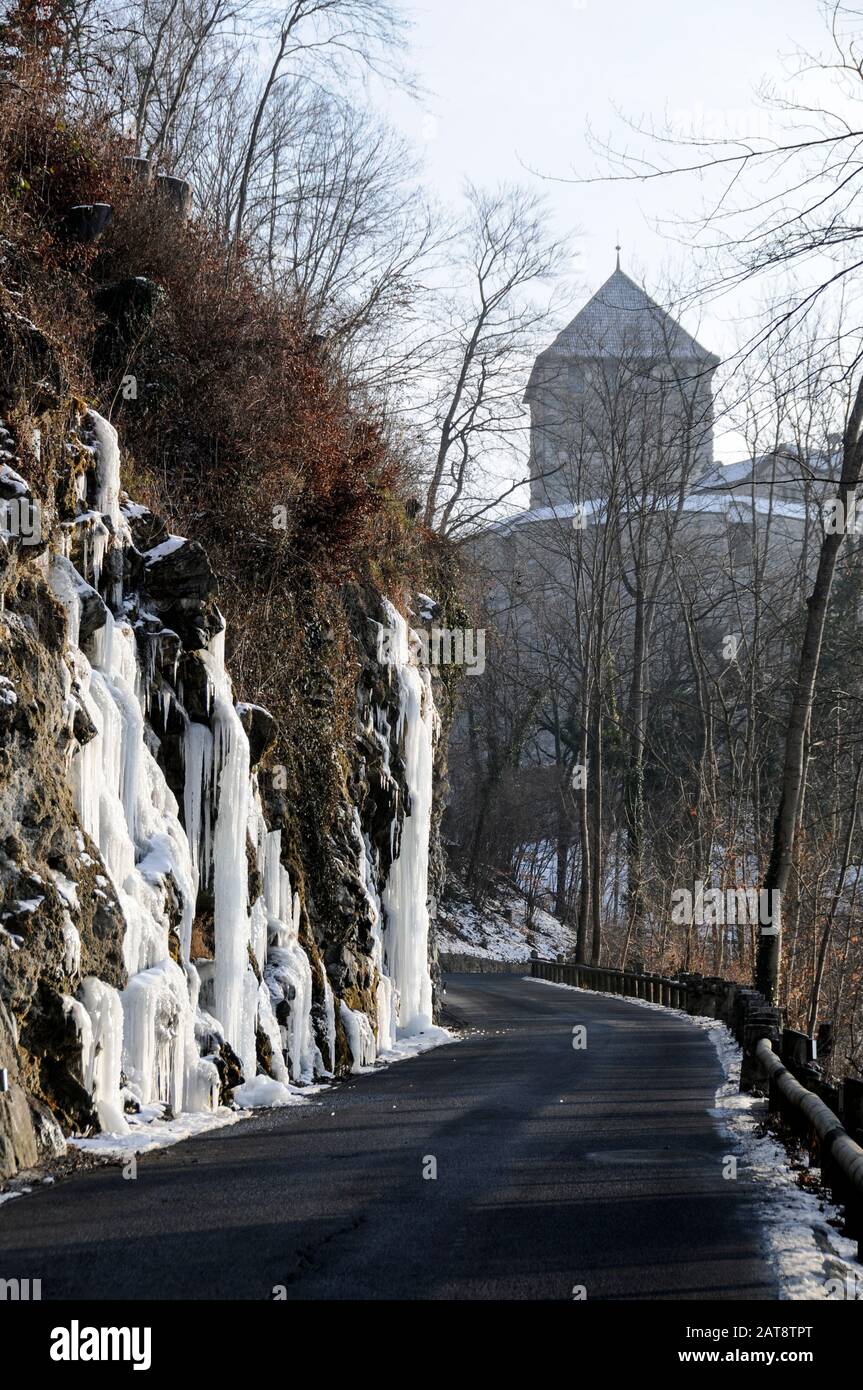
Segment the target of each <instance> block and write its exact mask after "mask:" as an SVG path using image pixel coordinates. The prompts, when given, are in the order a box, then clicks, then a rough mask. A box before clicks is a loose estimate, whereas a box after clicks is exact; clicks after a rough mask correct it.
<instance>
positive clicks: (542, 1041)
mask: <svg viewBox="0 0 863 1390" xmlns="http://www.w3.org/2000/svg"><path fill="white" fill-rule="evenodd" d="M448 1006H449V1009H450V1012H451V1013H452V1014H453V1015H454V1016H455V1017H456V1018H457V1019H458V1020H459V1021H460V1022H462V1023H464V1024H465V1025H468V1026H469V1027H471V1028H474V1029H477V1030H478V1031H476V1032H472V1033H470V1034H469V1035H468V1036H467V1038H465V1039H464V1040H462V1041H460V1042H458V1043H455V1044H454V1045H452V1046H447V1047H442V1048H438V1049H436V1050H435V1051H433V1052H429V1053H426V1054H424V1055H423V1056H421V1057H419V1058H417V1059H416V1060H414V1061H410V1062H404V1063H400V1064H398V1065H397V1066H394V1067H391V1068H389V1069H388V1070H385V1071H381V1072H379V1073H377V1074H375V1075H369V1076H360V1077H353V1078H351V1079H350V1080H349V1081H348V1082H346V1083H344V1084H342V1085H340V1086H338V1087H335V1088H333V1089H332V1090H331V1091H329V1092H326V1093H324V1094H322V1095H320V1096H318V1097H316V1098H315V1100H314V1101H310V1103H309V1104H307V1105H305V1106H302V1107H299V1106H298V1107H294V1108H290V1109H287V1110H282V1111H273V1112H269V1113H267V1114H263V1115H260V1116H257V1117H255V1118H254V1119H251V1120H248V1121H245V1122H243V1123H241V1124H239V1125H236V1126H234V1127H232V1128H229V1129H223V1130H217V1131H215V1132H213V1133H211V1134H209V1135H205V1136H202V1137H201V1138H199V1139H195V1140H191V1141H189V1142H187V1143H184V1144H180V1145H177V1146H176V1147H174V1148H170V1149H167V1150H163V1151H161V1152H159V1153H156V1154H153V1155H149V1156H145V1157H143V1158H141V1159H140V1160H139V1164H138V1178H137V1180H136V1181H134V1182H130V1181H125V1180H123V1178H122V1177H121V1175H120V1170H119V1168H115V1167H110V1168H100V1169H96V1170H94V1171H91V1172H88V1173H84V1174H82V1175H81V1176H79V1177H75V1178H73V1179H71V1180H69V1181H65V1182H62V1183H58V1184H56V1185H55V1186H53V1187H44V1188H41V1189H40V1190H38V1191H37V1192H36V1193H34V1194H33V1195H32V1196H29V1197H24V1198H22V1199H20V1200H17V1201H12V1202H7V1203H5V1204H4V1205H3V1207H2V1208H0V1260H2V1263H1V1264H0V1277H5V1278H11V1277H17V1278H31V1279H37V1278H38V1279H41V1280H42V1297H43V1299H52V1298H53V1299H57V1298H59V1299H69V1298H74V1299H106V1298H123V1299H132V1298H135V1299H140V1298H178V1299H208V1298H227V1299H270V1298H272V1297H273V1296H274V1293H273V1291H274V1290H279V1295H278V1296H286V1297H287V1298H289V1299H309V1298H324V1299H350V1298H354V1299H373V1298H395V1299H446V1298H457V1299H494V1298H497V1299H555V1300H570V1299H572V1298H573V1296H574V1293H573V1291H574V1290H577V1289H579V1288H583V1289H584V1291H585V1294H586V1297H587V1298H588V1299H642V1298H643V1299H704V1298H722V1299H774V1298H777V1297H778V1290H777V1288H776V1284H775V1281H774V1276H773V1273H772V1271H771V1269H770V1266H769V1263H768V1261H767V1258H766V1255H765V1253H764V1250H763V1246H762V1240H761V1234H760V1231H759V1225H758V1218H757V1209H756V1204H755V1200H754V1194H753V1190H752V1188H751V1187H750V1185H749V1183H748V1181H747V1177H746V1173H745V1170H744V1169H743V1167H742V1165H741V1169H740V1174H739V1177H738V1179H737V1180H736V1181H729V1180H727V1179H726V1178H724V1177H723V1160H724V1159H725V1157H726V1156H727V1155H728V1153H729V1152H730V1150H729V1141H728V1139H727V1138H726V1137H724V1136H723V1135H722V1133H721V1132H720V1130H719V1129H718V1127H717V1126H716V1124H715V1122H714V1121H713V1119H712V1118H711V1116H710V1113H709V1111H710V1108H711V1106H712V1105H713V1098H714V1093H715V1090H716V1087H717V1085H718V1084H719V1081H720V1080H721V1075H720V1068H719V1065H718V1062H717V1059H716V1056H715V1052H714V1049H713V1046H712V1044H711V1042H710V1040H709V1038H708V1037H707V1035H706V1034H705V1033H704V1032H703V1031H702V1030H700V1029H698V1028H696V1027H694V1026H693V1025H692V1024H689V1023H687V1022H686V1021H685V1020H683V1019H679V1018H676V1017H674V1016H672V1015H669V1014H665V1013H663V1012H659V1011H654V1010H650V1009H644V1008H639V1007H637V1006H634V1005H632V1004H627V1003H625V1002H623V1001H618V1000H613V999H607V998H602V997H599V996H597V995H591V994H586V993H585V994H582V993H576V992H572V991H569V990H561V989H554V988H551V987H549V986H548V985H545V984H542V983H540V982H533V981H524V980H522V979H521V978H519V977H517V976H515V977H513V976H505V975H499V976H493V975H485V976H481V975H454V976H450V977H449V979H448ZM576 1024H582V1025H584V1026H585V1027H586V1029H587V1046H586V1048H584V1049H583V1050H576V1049H574V1048H573V1046H572V1041H573V1037H572V1029H573V1026H574V1025H576ZM430 1158H433V1159H434V1160H435V1161H436V1165H437V1177H436V1178H430V1177H424V1176H423V1174H424V1171H425V1172H426V1173H428V1172H430V1171H431V1170H432V1168H433V1165H432V1164H431V1163H430V1162H429V1161H428V1160H429V1159H430Z"/></svg>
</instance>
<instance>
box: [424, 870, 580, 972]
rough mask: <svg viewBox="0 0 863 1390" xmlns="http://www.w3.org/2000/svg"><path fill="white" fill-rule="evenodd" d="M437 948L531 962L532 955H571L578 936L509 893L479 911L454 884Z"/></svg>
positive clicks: (446, 902) (442, 916) (444, 907)
mask: <svg viewBox="0 0 863 1390" xmlns="http://www.w3.org/2000/svg"><path fill="white" fill-rule="evenodd" d="M437 943H438V950H439V951H440V952H441V953H442V954H443V955H447V954H450V953H451V954H460V955H466V956H480V957H483V958H485V959H488V960H513V961H518V960H530V953H531V951H533V950H535V951H536V952H537V955H539V956H543V957H545V958H546V959H548V957H549V956H550V957H551V958H552V959H554V958H556V957H557V956H559V955H569V954H570V953H571V952H572V951H573V950H574V949H575V933H574V932H573V931H572V930H571V929H570V928H569V927H566V926H564V925H563V923H562V922H559V921H558V919H557V918H556V917H552V915H551V913H549V912H544V911H543V909H542V908H541V907H535V908H534V910H533V914H532V920H531V921H530V922H529V921H528V907H527V903H526V901H525V899H524V898H523V897H522V896H521V894H519V893H516V892H514V891H513V890H512V889H505V890H503V891H501V892H499V893H498V894H497V895H495V896H491V897H489V898H488V899H487V900H486V902H485V903H484V904H483V906H482V907H481V908H477V907H475V906H474V904H473V903H472V902H471V900H470V898H469V897H468V896H467V894H466V893H464V891H463V890H462V889H461V888H460V887H453V886H452V885H450V888H449V891H448V893H447V896H446V897H445V898H444V899H443V900H442V901H441V903H440V906H439V909H438V918H437Z"/></svg>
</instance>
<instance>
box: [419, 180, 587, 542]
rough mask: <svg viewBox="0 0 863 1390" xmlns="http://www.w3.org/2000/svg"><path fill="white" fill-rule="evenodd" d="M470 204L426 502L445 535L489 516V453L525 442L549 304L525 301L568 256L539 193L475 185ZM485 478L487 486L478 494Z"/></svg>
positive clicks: (441, 338)
mask: <svg viewBox="0 0 863 1390" xmlns="http://www.w3.org/2000/svg"><path fill="white" fill-rule="evenodd" d="M467 200H468V205H469V211H468V217H467V221H466V223H465V225H464V227H463V229H462V232H461V235H460V237H459V239H458V242H457V245H456V251H455V255H454V270H455V275H456V278H457V280H459V281H460V286H459V289H460V292H458V293H456V294H455V295H454V296H453V297H452V298H451V300H450V302H449V305H448V310H449V312H448V323H447V325H446V328H445V330H443V331H442V332H441V333H440V334H439V335H438V354H437V355H438V368H437V372H436V390H435V393H434V401H433V421H434V427H435V430H436V438H437V448H436V453H435V458H434V462H433V465H432V468H431V476H430V479H429V484H428V490H427V493H426V504H425V522H426V525H427V526H429V527H436V528H437V529H439V530H440V531H442V532H444V533H453V532H455V531H456V530H459V529H461V530H463V529H464V527H465V524H466V523H467V522H469V521H470V520H471V519H472V518H473V517H475V516H477V515H478V514H485V513H487V511H488V509H489V508H490V507H491V505H493V504H492V502H491V500H490V498H489V491H488V487H487V483H488V476H489V464H490V462H491V457H492V456H493V455H494V454H495V453H498V454H500V453H506V452H507V451H508V450H510V449H511V448H512V445H513V443H514V442H515V441H523V439H524V424H525V420H524V412H523V409H522V405H521V395H522V392H523V389H524V381H525V380H526V376H527V370H526V369H527V367H528V364H529V363H530V361H531V359H532V357H533V355H534V354H535V352H536V349H537V337H538V333H539V331H540V330H541V329H542V328H544V327H545V326H546V325H547V324H548V321H549V309H548V307H547V306H542V305H537V304H535V303H534V302H532V301H531V300H530V299H529V298H528V295H529V292H531V291H532V290H534V289H536V288H537V287H539V286H541V285H543V284H547V283H549V282H551V281H553V280H554V278H555V277H556V276H557V275H558V274H559V272H560V270H561V268H562V266H563V264H564V262H565V258H566V254H567V245H566V243H565V241H563V240H559V239H555V238H554V237H552V236H550V235H549V233H548V232H547V230H546V211H545V208H544V205H543V203H542V201H541V200H540V199H539V198H537V197H536V196H535V195H534V194H532V193H528V192H526V191H525V190H524V189H521V188H518V187H513V186H508V185H506V186H502V187H500V188H498V189H496V190H494V191H493V192H486V191H483V190H481V189H478V188H475V187H473V186H469V187H468V189H467ZM480 472H482V475H483V481H484V482H485V484H486V487H485V489H484V491H481V492H480V495H479V496H477V495H476V493H474V488H475V487H476V486H477V482H478V474H479V473H480Z"/></svg>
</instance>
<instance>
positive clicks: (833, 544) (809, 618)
mask: <svg viewBox="0 0 863 1390" xmlns="http://www.w3.org/2000/svg"><path fill="white" fill-rule="evenodd" d="M861 423H863V381H861V382H860V383H859V384H858V387H857V392H856V395H855V398H854V407H853V409H852V411H851V415H850V417H849V420H848V425H847V427H846V430H845V440H844V447H843V451H842V474H841V477H840V480H839V500H840V503H841V508H842V510H841V513H840V517H841V523H842V524H841V525H839V526H837V529H836V530H835V531H831V532H828V533H827V534H826V535H825V536H824V539H823V541H822V542H821V554H820V556H819V560H818V572H817V574H816V576H815V583H814V585H813V587H812V593H811V594H810V595H809V598H808V599H807V600H806V606H807V614H806V626H805V630H804V633H803V643H802V646H801V650H800V661H799V664H798V668H797V680H796V682H795V687H794V696H793V699H792V701H791V713H790V716H789V720H788V732H787V734H786V738H785V760H784V765H783V770H782V791H781V794H780V798H779V806H778V807H777V811H776V819H775V820H774V822H773V848H772V851H771V855H770V863H769V864H768V866H767V874H766V876H765V879H764V889H765V891H766V893H767V894H769V897H768V898H767V902H768V912H769V918H770V920H769V923H767V924H765V923H764V922H762V923H761V924H760V931H759V936H758V956H757V961H756V968H755V984H756V988H758V989H760V990H761V992H762V994H763V995H764V997H765V999H767V1000H768V1001H769V1002H770V1003H771V1004H773V1003H775V1002H776V1000H777V998H778V995H779V970H780V962H781V959H782V897H783V894H784V893H785V890H786V888H787V887H788V880H789V877H790V875H791V866H792V863H793V860H794V842H795V834H796V828H797V812H798V807H799V805H800V797H801V793H802V791H803V777H804V753H805V747H806V728H807V725H808V723H809V719H810V716H811V713H812V705H813V702H814V699H815V682H816V678H817V675H818V663H819V660H820V657H821V645H822V642H823V640H824V628H825V625H826V622H827V613H828V609H829V606H830V592H831V589H832V587H833V577H834V575H835V573H836V561H837V559H838V556H839V551H840V549H841V547H842V541H843V539H844V535H845V529H846V526H845V524H844V523H845V521H847V519H848V517H849V516H851V515H853V510H854V499H855V495H856V491H857V485H858V483H859V482H860V471H861V464H863V439H861V433H860V431H861ZM765 925H766V926H767V928H768V930H767V931H765Z"/></svg>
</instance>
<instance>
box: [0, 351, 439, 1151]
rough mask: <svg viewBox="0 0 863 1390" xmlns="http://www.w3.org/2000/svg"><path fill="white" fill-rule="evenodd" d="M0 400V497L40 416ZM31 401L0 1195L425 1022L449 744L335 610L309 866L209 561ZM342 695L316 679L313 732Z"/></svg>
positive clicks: (90, 420) (3, 872)
mask: <svg viewBox="0 0 863 1390" xmlns="http://www.w3.org/2000/svg"><path fill="white" fill-rule="evenodd" d="M34 331H36V330H34ZM41 346H42V345H40V343H39V342H37V343H36V347H35V348H34V351H35V350H36V348H39V349H40V350H41ZM43 365H45V367H46V370H45V372H44V376H45V380H46V381H48V380H50V378H51V371H50V370H49V369H50V363H47V364H43ZM56 377H57V374H56V373H55V378H56ZM6 399H7V401H8V403H9V405H8V413H7V417H6V420H5V423H4V425H3V434H2V436H0V447H2V450H3V454H4V455H5V459H4V460H0V461H2V462H3V464H4V467H5V468H6V469H7V470H8V477H7V482H6V486H7V489H11V492H12V497H13V499H16V498H18V496H19V495H20V493H21V490H22V489H23V493H24V494H25V495H29V494H28V491H27V481H26V475H27V468H28V463H29V464H30V465H32V463H33V459H32V456H29V457H28V454H27V451H26V446H25V444H24V440H25V438H29V437H30V436H29V433H28V432H27V431H29V430H30V429H31V427H32V416H30V417H29V418H28V419H27V431H25V428H24V427H23V426H22V425H21V424H20V420H21V418H22V416H21V413H20V411H17V413H16V410H17V407H16V405H15V392H14V390H10V391H9V393H8V394H7V397H6ZM30 401H31V407H32V393H31V396H30ZM44 404H45V411H46V414H45V416H44V419H43V420H42V424H41V428H42V431H43V438H44V440H45V441H47V442H48V443H49V444H50V446H51V447H52V448H53V450H54V456H55V460H59V462H58V463H57V466H56V468H55V486H54V488H53V491H52V494H51V495H50V496H49V497H46V498H43V499H42V501H41V517H40V519H41V534H40V537H39V539H38V540H34V538H33V537H32V536H22V535H20V534H15V533H14V532H10V530H9V528H8V526H6V527H4V530H3V538H2V539H3V546H2V558H0V597H2V608H0V671H2V675H0V772H2V776H0V1066H3V1067H5V1068H6V1069H7V1070H8V1073H9V1078H10V1090H9V1092H8V1093H7V1094H6V1095H5V1096H3V1097H0V1176H4V1175H8V1174H10V1173H12V1172H14V1171H16V1169H19V1168H22V1167H29V1166H30V1165H32V1164H33V1163H34V1162H36V1161H37V1159H38V1158H39V1157H40V1156H44V1154H45V1153H49V1152H52V1151H56V1150H57V1148H58V1146H59V1145H60V1144H61V1143H62V1137H61V1136H60V1134H59V1131H58V1128H57V1122H59V1124H60V1125H61V1126H62V1128H63V1130H65V1132H66V1133H72V1132H76V1133H87V1132H93V1131H96V1130H98V1129H100V1128H101V1129H103V1130H110V1131H113V1132H123V1131H124V1130H125V1129H126V1128H127V1127H128V1125H129V1117H130V1116H134V1115H135V1114H136V1112H141V1111H142V1110H147V1111H148V1113H152V1112H153V1110H154V1109H155V1111H158V1110H159V1108H160V1107H161V1108H164V1107H170V1111H171V1112H172V1113H177V1112H178V1111H181V1110H199V1111H200V1110H207V1109H211V1108H213V1107H214V1106H216V1105H218V1104H220V1103H222V1104H224V1103H230V1102H231V1097H232V1093H233V1091H234V1089H235V1088H236V1087H238V1086H239V1085H241V1084H242V1083H243V1082H249V1081H252V1080H253V1079H254V1077H255V1076H256V1075H257V1074H261V1075H264V1076H266V1077H268V1078H269V1080H270V1083H271V1085H270V1086H269V1087H268V1088H263V1087H262V1088H259V1089H261V1090H264V1089H266V1091H267V1094H268V1096H269V1097H272V1095H273V1094H274V1091H273V1087H275V1088H276V1090H278V1089H279V1088H281V1093H282V1094H283V1095H284V1096H285V1098H286V1099H287V1098H288V1094H287V1093H289V1092H290V1091H292V1090H295V1089H296V1088H298V1087H302V1086H303V1085H305V1084H307V1083H309V1082H311V1081H313V1080H314V1079H315V1078H316V1077H321V1076H327V1075H331V1074H333V1073H334V1072H335V1073H338V1072H341V1071H346V1070H350V1069H352V1068H356V1067H358V1066H361V1065H363V1064H367V1063H368V1062H370V1061H373V1060H374V1058H375V1057H376V1056H377V1055H379V1054H380V1053H382V1052H386V1051H387V1050H388V1049H389V1048H390V1047H391V1046H392V1044H393V1042H394V1041H395V1039H396V1037H397V1035H398V1034H400V1033H401V1034H405V1033H407V1032H411V1031H414V1032H415V1031H417V1030H419V1029H421V1028H424V1027H427V1026H428V1025H430V1024H431V1022H432V1017H433V1013H434V974H435V963H434V961H435V952H434V943H433V935H432V923H431V918H430V913H429V898H430V896H432V897H433V896H434V893H435V883H436V881H437V876H438V875H439V871H440V861H439V854H438V849H437V844H436V839H435V837H436V825H437V819H438V806H437V803H436V800H435V788H434V782H435V778H437V779H438V780H440V775H441V767H440V756H441V740H440V739H439V719H438V714H437V711H436V708H435V702H434V698H433V694H432V687H431V680H430V676H429V673H428V672H427V671H426V670H425V669H424V668H423V666H422V662H421V652H420V644H419V642H418V641H417V640H415V639H414V638H413V637H412V635H411V632H410V628H409V626H408V624H407V623H406V621H405V619H404V618H403V616H402V615H401V613H400V612H399V611H398V610H397V609H396V608H395V607H394V606H393V605H392V604H390V603H389V602H388V601H387V600H386V599H384V598H383V597H382V596H381V595H380V594H377V593H375V592H374V591H372V590H367V591H366V590H362V591H361V590H357V591H356V593H355V594H354V595H353V597H352V600H351V629H352V632H353V637H354V643H355V648H356V652H355V663H354V665H355V668H356V671H357V679H356V685H355V690H354V696H353V700H354V702H355V707H356V716H355V720H354V727H353V731H352V733H351V734H350V735H348V736H346V737H345V739H344V741H343V742H342V744H341V745H340V746H338V747H334V748H333V750H332V756H333V758H334V759H335V760H337V762H338V765H339V766H341V767H342V768H343V769H344V776H343V781H342V785H341V791H340V801H339V806H338V810H337V814H336V816H335V820H334V822H333V823H334V825H335V829H334V830H333V829H328V830H327V833H326V835H324V836H323V837H322V839H321V843H320V845H319V846H318V849H317V857H316V862H315V864H314V866H312V865H310V864H309V863H308V862H304V856H305V855H306V854H307V850H306V849H305V848H304V845H303V843H302V840H301V837H300V838H299V839H298V832H297V828H296V823H295V822H296V814H295V812H296V808H295V807H294V805H293V804H292V801H291V797H290V794H289V792H288V790H287V787H286V785H285V783H284V781H283V780H281V779H280V769H279V767H278V766H277V765H275V764H274V762H273V752H272V749H273V739H274V721H273V718H272V716H271V715H270V714H269V712H268V711H267V710H265V709H264V708H263V707H262V706H260V705H255V704H240V705H237V704H236V703H235V699H234V692H233V688H232V685H231V680H230V677H229V674H228V672H227V669H226V666H225V660H224V643H225V633H224V620H223V618H222V615H221V613H220V612H219V608H218V605H217V586H216V580H215V577H214V574H213V571H212V569H211V566H210V564H209V561H208V559H207V555H206V553H205V551H204V550H203V548H202V547H201V546H200V545H199V544H198V543H197V542H196V541H195V540H194V539H186V538H184V537H179V536H172V535H170V534H169V532H168V530H167V528H166V526H165V525H164V523H163V522H162V520H161V519H160V518H158V517H157V516H154V515H153V514H152V513H151V512H149V511H148V510H147V509H146V508H144V507H142V506H140V505H136V504H135V503H134V502H133V501H131V500H129V499H128V498H126V497H125V495H124V494H123V493H122V492H121V483H120V457H119V450H118V443H117V438H116V434H115V432H114V430H113V429H112V427H111V426H110V425H109V424H108V423H107V422H106V421H105V420H103V419H101V417H100V416H98V415H97V414H96V413H95V412H93V411H88V410H86V409H84V410H80V411H79V410H77V409H73V410H72V411H71V412H70V414H69V415H68V417H63V418H62V423H61V421H60V418H59V415H58V412H57V410H56V397H49V398H46V400H45V403H44ZM46 447H47V446H46ZM2 481H3V479H2V477H0V483H2ZM16 489H17V491H16ZM7 520H8V518H7ZM324 627H325V624H324ZM325 646H326V643H325V642H323V643H322V649H323V648H324V647H325ZM335 698H336V696H335V694H334V685H333V682H332V680H331V676H330V674H328V668H327V663H326V661H324V660H321V663H320V667H319V669H317V670H313V671H311V672H310V680H309V696H308V700H309V709H310V710H312V711H320V715H318V714H317V713H316V714H314V717H315V718H317V717H320V718H324V717H325V713H326V711H327V710H328V708H330V707H331V706H332V704H333V702H334V700H335ZM351 708H353V704H352V705H351ZM324 885H325V887H324ZM245 1089H246V1090H247V1091H248V1089H249V1088H248V1087H247V1088H245Z"/></svg>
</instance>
